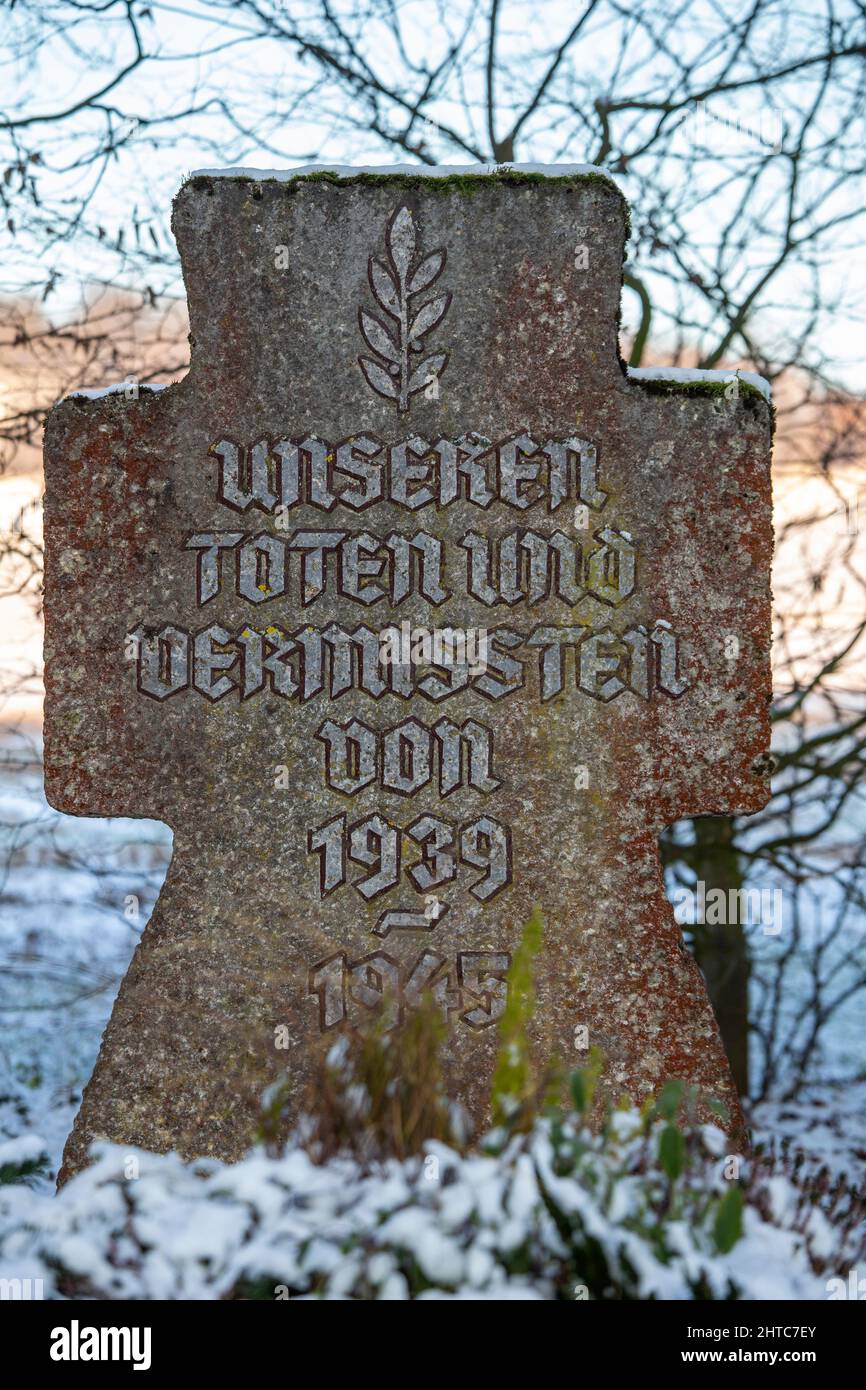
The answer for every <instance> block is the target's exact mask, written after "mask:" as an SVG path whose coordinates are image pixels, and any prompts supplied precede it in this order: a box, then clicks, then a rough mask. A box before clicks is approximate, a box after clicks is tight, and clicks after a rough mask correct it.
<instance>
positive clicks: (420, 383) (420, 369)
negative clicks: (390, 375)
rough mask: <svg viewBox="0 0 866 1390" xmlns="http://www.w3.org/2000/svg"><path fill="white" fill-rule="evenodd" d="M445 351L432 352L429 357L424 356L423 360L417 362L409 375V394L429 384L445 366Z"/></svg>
mask: <svg viewBox="0 0 866 1390" xmlns="http://www.w3.org/2000/svg"><path fill="white" fill-rule="evenodd" d="M447 356H448V354H447V352H434V353H433V354H432V356H431V357H425V358H424V361H423V362H419V364H418V366H417V367H416V368H415V370H414V372H413V373H412V375H411V377H410V378H409V394H410V396H411V395H414V393H415V392H416V391H421V390H422V389H423V388H424V387H425V386H429V385H430V383H431V381H435V379H436V377H437V376H438V375H439V373H440V372H441V370H442V368H443V367H444V366H445V361H446V358H447Z"/></svg>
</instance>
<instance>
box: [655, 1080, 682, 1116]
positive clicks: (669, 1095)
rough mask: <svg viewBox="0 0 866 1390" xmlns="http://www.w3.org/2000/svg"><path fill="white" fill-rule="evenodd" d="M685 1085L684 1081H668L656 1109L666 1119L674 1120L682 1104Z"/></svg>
mask: <svg viewBox="0 0 866 1390" xmlns="http://www.w3.org/2000/svg"><path fill="white" fill-rule="evenodd" d="M684 1091H685V1085H684V1084H683V1082H682V1081H666V1082H665V1084H664V1086H663V1087H662V1090H661V1094H660V1095H659V1098H658V1100H657V1101H656V1110H657V1111H658V1113H659V1115H661V1117H662V1119H664V1120H672V1119H673V1118H674V1116H675V1115H676V1113H677V1111H678V1110H679V1108H680V1105H681V1104H682V1099H683V1092H684Z"/></svg>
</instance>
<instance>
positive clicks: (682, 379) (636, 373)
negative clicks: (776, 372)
mask: <svg viewBox="0 0 866 1390" xmlns="http://www.w3.org/2000/svg"><path fill="white" fill-rule="evenodd" d="M628 376H629V380H630V381H675V382H677V383H678V384H679V385H686V386H688V385H690V384H691V383H693V382H698V381H718V382H723V383H727V382H730V381H732V380H733V378H734V377H739V379H740V381H745V382H747V383H748V385H749V386H754V387H755V389H756V390H758V391H760V393H761V395H762V396H763V397H764V400H765V401H769V400H771V399H772V394H773V388H772V386H771V385H770V383H769V381H768V380H767V378H766V377H765V376H759V375H758V373H757V372H744V371H740V369H739V368H737V369H736V371H733V372H719V371H714V370H711V369H710V368H707V367H629V368H628Z"/></svg>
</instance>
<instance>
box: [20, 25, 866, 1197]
mask: <svg viewBox="0 0 866 1390" xmlns="http://www.w3.org/2000/svg"><path fill="white" fill-rule="evenodd" d="M864 55H866V14H864V9H863V6H862V5H860V4H858V3H853V2H852V3H846V0H841V3H836V0H810V2H809V3H808V4H796V3H792V0H742V2H741V0H730V2H728V0H713V2H712V3H707V0H666V2H665V3H662V0H628V3H625V4H622V3H612V0H586V3H580V4H571V3H564V0H539V3H537V4H527V3H498V2H497V0H480V3H476V0H467V3H463V0H454V2H453V3H447V4H440V3H435V0H422V2H421V3H400V0H321V3H318V2H316V0H299V2H297V3H296V0H284V2H283V3H270V2H269V0H249V2H247V0H237V3H227V0H207V3H197V0H188V3H184V2H183V0H180V2H179V3H176V4H161V3H151V4H139V3H135V0H93V2H92V3H86V0H58V2H57V3H52V0H11V3H10V0H5V2H4V3H2V4H0V204H2V206H0V1138H2V1137H4V1136H16V1135H18V1134H22V1133H25V1132H28V1131H32V1130H35V1131H37V1132H38V1133H39V1134H40V1135H42V1137H43V1138H44V1139H45V1140H46V1141H47V1142H48V1144H49V1146H50V1149H51V1152H52V1153H54V1154H55V1155H59V1151H60V1148H61V1146H62V1143H63V1140H64V1138H65V1135H66V1133H67V1131H68V1129H69V1127H70V1124H71V1119H72V1115H73V1114H74V1111H75V1109H76V1107H77V1104H78V1101H79V1099H80V1095H81V1088H82V1086H83V1085H84V1083H85V1082H86V1080H87V1077H88V1075H89V1072H90V1069H91V1067H92V1065H93V1062H94V1060H95V1056H96V1051H97V1048H98V1045H99V1038H100V1034H101V1031H102V1029H103V1027H104V1025H105V1022H106V1020H107V1018H108V1014H109V1012H110V1009H111V1005H112V1002H113V999H114V995H115V993H116V990H117V987H118V984H119V981H120V979H121V977H122V975H123V972H124V970H125V968H126V965H127V962H128V960H129V956H130V954H131V952H132V950H133V949H134V947H135V944H136V942H137V940H138V938H139V936H140V934H141V931H142V929H143V927H144V925H145V923H146V921H147V917H148V914H149V912H150V910H151V908H152V905H153V902H154V900H155V897H156V895H157V893H158V891H159V887H160V884H161V882H162V879H163V877H164V873H165V868H166V865H167V862H168V857H169V855H170V852H171V837H170V834H169V832H168V830H167V829H166V827H164V826H162V825H160V824H157V823H155V822H151V821H144V820H142V821H121V820H113V821H106V822H100V821H95V820H76V819H72V818H69V817H64V816H60V815H58V814H56V813H55V812H53V811H52V810H51V809H50V808H49V807H48V806H47V804H46V802H45V800H44V796H43V793H42V782H41V743H40V716H41V700H42V685H41V672H40V663H41V630H40V623H41V614H40V603H41V573H42V545H41V529H40V496H41V453H40V451H41V431H42V425H43V421H44V417H45V413H46V411H47V409H48V408H49V407H50V406H51V404H52V403H53V402H54V401H55V400H57V399H58V398H59V397H60V396H62V395H64V394H65V393H67V392H69V391H71V390H74V389H77V388H80V387H83V386H88V387H103V386H106V385H110V384H113V383H117V382H121V381H125V382H127V383H129V389H132V390H134V389H135V387H136V385H137V384H146V383H151V382H165V381H172V380H176V379H177V378H178V377H180V376H182V375H183V373H184V371H185V365H186V361H187V340H186V334H187V324H186V317H185V301H184V295H183V286H182V284H181V281H180V277H179V269H178V263H177V256H176V250H175V246H174V242H173V240H172V237H171V233H170V230H169V216H170V210H171V200H172V197H173V195H174V193H175V192H176V191H177V188H178V187H179V185H180V183H181V181H182V180H183V178H184V177H186V176H187V175H188V174H189V173H190V172H191V171H193V170H195V169H198V168H202V167H219V166H227V165H242V166H254V167H256V168H262V169H266V168H269V167H276V168H284V167H287V166H291V165H297V164H303V163H309V162H313V161H315V162H323V163H351V164H356V165H364V164H368V165H393V164H410V165H418V164H428V165H429V164H451V165H454V164H466V163H477V162H482V163H493V162H495V163H511V162H522V163H526V162H537V163H542V162H543V163H555V162H569V163H580V162H587V163H594V164H599V165H602V166H603V167H604V168H605V169H607V170H608V171H609V172H610V173H611V174H612V175H614V176H615V178H616V179H617V181H618V182H619V184H620V186H621V187H622V189H623V191H624V193H625V194H626V196H627V198H628V199H629V201H630V203H631V207H632V218H633V234H632V239H631V243H630V245H629V247H628V259H627V263H626V267H625V288H624V291H623V325H622V344H621V346H622V353H623V356H624V358H625V359H626V360H627V361H628V362H630V363H631V364H632V365H635V366H637V365H640V366H653V365H661V366H668V365H676V366H678V367H687V368H692V367H700V368H715V369H718V370H730V371H732V372H733V370H734V369H736V368H738V367H742V368H748V369H751V370H756V371H758V372H760V373H761V374H762V375H764V376H765V377H767V378H768V379H769V380H770V381H771V382H772V385H773V392H774V399H775V405H776V436H775V481H774V489H775V507H776V519H777V551H776V563H775V577H774V590H775V633H774V640H775V646H774V664H775V686H776V698H775V704H774V708H773V719H774V726H775V733H774V745H775V756H776V759H777V769H776V773H775V783H774V786H775V794H774V797H773V800H772V801H771V803H770V805H769V806H768V807H767V809H766V810H765V811H764V812H762V813H761V814H760V815H758V816H754V817H751V818H749V819H748V820H745V819H738V818H727V817H712V818H710V817H706V818H697V819H692V820H689V821H687V822H682V823H679V824H677V825H675V826H673V827H671V828H670V830H669V831H668V833H667V834H666V835H665V836H664V838H663V845H662V849H663V854H664V860H665V864H666V868H667V873H668V876H669V888H670V892H671V895H672V898H673V900H674V901H675V902H677V903H678V904H679V905H682V904H683V903H684V904H685V907H684V908H683V910H682V911H681V913H680V915H681V917H682V919H683V921H684V930H685V933H686V938H687V941H688V943H689V946H690V947H691V949H692V950H693V951H694V953H695V955H696V957H697V959H698V962H699V963H700V965H701V968H702V969H703V971H704V974H705V977H706V980H707V984H708V988H709V991H710V995H711V998H712V1000H713V1004H714V1007H715V1010H716V1014H717V1017H718V1019H719V1022H720V1025H721V1028H722V1033H723V1036H724V1039H725V1044H726V1047H727V1050H728V1054H729V1057H730V1059H731V1064H732V1067H733V1069H734V1074H735V1077H736V1080H737V1084H738V1086H739V1088H740V1091H741V1093H742V1094H743V1096H744V1098H745V1099H746V1101H747V1102H748V1105H749V1110H750V1114H751V1116H752V1121H753V1124H754V1126H755V1132H756V1134H757V1136H758V1138H759V1139H761V1140H762V1141H763V1142H766V1143H767V1144H770V1145H774V1146H778V1145H780V1144H782V1145H788V1144H791V1145H794V1146H795V1147H796V1148H799V1149H802V1150H803V1151H804V1152H806V1153H807V1154H808V1155H810V1158H809V1160H808V1161H810V1162H813V1163H815V1164H818V1165H822V1164H826V1165H827V1166H828V1167H829V1168H830V1169H831V1171H833V1172H834V1173H839V1174H845V1175H846V1176H849V1177H851V1178H852V1179H854V1178H856V1177H857V1176H862V1174H863V1173H864V1172H866V1047H864V1028H863V1022H864V1016H866V912H864V908H866V900H864V889H866V873H864V870H866V813H864V781H863V763H864V741H866V699H864V690H866V682H864V676H866V665H864V642H863V632H864V625H866V603H864V577H866V553H864V550H866V486H864V483H866V402H864V394H863V392H864V375H863V367H864V357H866V346H864V309H866V284H864V275H863V269H862V267H863V259H864V258H863V243H864V231H866V212H864V204H866V198H864V182H863V173H864V161H866V64H864ZM695 466H696V467H707V468H709V467H712V466H713V461H712V460H711V459H700V458H696V459H695ZM699 883H700V884H703V885H704V889H703V892H704V895H705V897H708V895H709V894H710V893H711V892H712V890H713V889H719V888H720V889H722V890H723V891H724V892H725V894H728V895H729V894H730V893H731V892H732V891H733V892H734V893H736V892H737V891H738V890H741V889H752V890H760V891H761V892H762V893H763V895H764V896H763V898H762V899H761V902H762V903H763V904H764V907H763V909H762V908H758V909H756V910H754V911H752V912H751V913H750V914H749V913H743V912H742V911H740V912H735V913H733V914H731V913H727V914H725V915H726V916H728V917H731V916H733V917H734V919H735V920H728V921H722V922H717V923H707V922H701V921H700V920H696V917H699V916H700V913H699V912H698V913H696V912H695V911H694V910H693V909H690V908H689V903H690V902H691V903H693V901H694V895H695V892H696V889H697V885H698V884H699ZM688 894H691V895H692V896H687V895H688ZM739 901H740V902H741V903H742V901H743V900H742V899H739ZM752 901H757V899H756V898H753V900H752ZM769 904H772V906H771V907H770V908H769V910H768V907H767V905H769ZM679 910H680V909H679V907H678V911H679ZM708 915H709V914H708ZM744 917H745V918H746V920H743V918H744ZM624 930H627V920H626V921H625V922H624Z"/></svg>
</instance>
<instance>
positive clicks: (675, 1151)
mask: <svg viewBox="0 0 866 1390" xmlns="http://www.w3.org/2000/svg"><path fill="white" fill-rule="evenodd" d="M659 1162H660V1163H661V1165H662V1168H663V1169H664V1171H665V1173H666V1174H667V1176H668V1177H669V1178H670V1180H671V1182H676V1180H677V1178H678V1177H679V1176H680V1174H681V1173H682V1171H683V1169H684V1168H685V1166H686V1141H685V1139H684V1138H683V1136H682V1133H681V1132H680V1130H679V1129H677V1126H676V1125H665V1127H664V1129H663V1130H662V1132H661V1138H660V1139H659Z"/></svg>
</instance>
